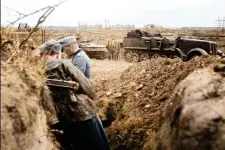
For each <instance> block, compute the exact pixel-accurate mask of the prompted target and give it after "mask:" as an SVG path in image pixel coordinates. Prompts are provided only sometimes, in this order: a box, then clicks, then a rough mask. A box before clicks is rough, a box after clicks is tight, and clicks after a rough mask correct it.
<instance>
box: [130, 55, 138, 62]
mask: <svg viewBox="0 0 225 150" xmlns="http://www.w3.org/2000/svg"><path fill="white" fill-rule="evenodd" d="M138 61H139V56H138V54H137V53H132V54H131V62H134V63H136V62H138Z"/></svg>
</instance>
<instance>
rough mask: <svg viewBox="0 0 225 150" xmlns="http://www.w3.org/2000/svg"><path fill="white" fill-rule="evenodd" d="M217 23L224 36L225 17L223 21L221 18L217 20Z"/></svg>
mask: <svg viewBox="0 0 225 150" xmlns="http://www.w3.org/2000/svg"><path fill="white" fill-rule="evenodd" d="M216 22H217V26H218V29H219V30H221V31H222V34H223V32H224V30H225V17H223V19H220V17H218V20H216Z"/></svg>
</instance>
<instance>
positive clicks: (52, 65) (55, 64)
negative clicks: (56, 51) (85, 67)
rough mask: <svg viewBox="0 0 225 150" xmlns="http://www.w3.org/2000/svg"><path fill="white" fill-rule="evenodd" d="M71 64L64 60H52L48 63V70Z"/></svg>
mask: <svg viewBox="0 0 225 150" xmlns="http://www.w3.org/2000/svg"><path fill="white" fill-rule="evenodd" d="M69 63H70V62H69V61H68V60H63V59H50V60H48V61H47V65H46V69H47V70H52V69H54V68H57V67H59V66H61V65H64V66H65V65H68V64H69Z"/></svg>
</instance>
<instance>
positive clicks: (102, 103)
mask: <svg viewBox="0 0 225 150" xmlns="http://www.w3.org/2000/svg"><path fill="white" fill-rule="evenodd" d="M218 60H219V59H218V58H215V57H210V56H206V57H199V58H194V59H192V60H190V61H188V62H182V61H180V60H179V59H173V60H172V59H163V58H160V59H153V60H149V61H145V62H141V63H138V64H135V65H133V66H130V67H129V68H128V69H127V70H125V71H124V73H123V74H122V75H121V77H120V79H119V80H109V81H102V82H100V83H99V84H98V85H97V87H96V89H97V91H100V92H98V93H97V97H96V100H98V106H99V107H100V108H101V113H104V114H111V115H113V116H115V117H116V120H115V121H114V122H113V124H112V125H111V127H109V128H108V129H107V134H108V136H109V139H110V143H111V145H112V147H113V149H129V150H130V149H131V150H132V149H146V150H149V149H157V148H158V143H159V140H158V137H157V133H158V131H159V128H160V126H161V124H160V121H159V119H160V116H161V113H162V110H163V107H164V106H165V103H166V102H167V101H168V99H170V97H171V95H172V93H173V90H174V89H175V87H176V85H177V84H178V83H180V81H182V80H183V79H185V78H186V77H187V76H188V75H189V74H190V73H191V72H193V71H194V70H195V69H198V68H203V67H206V66H208V65H210V64H213V63H215V62H218ZM109 82H111V83H110V84H109Z"/></svg>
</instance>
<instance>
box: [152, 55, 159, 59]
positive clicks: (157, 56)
mask: <svg viewBox="0 0 225 150" xmlns="http://www.w3.org/2000/svg"><path fill="white" fill-rule="evenodd" d="M159 57H160V56H159V55H158V54H155V55H152V57H151V58H153V59H157V58H159Z"/></svg>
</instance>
